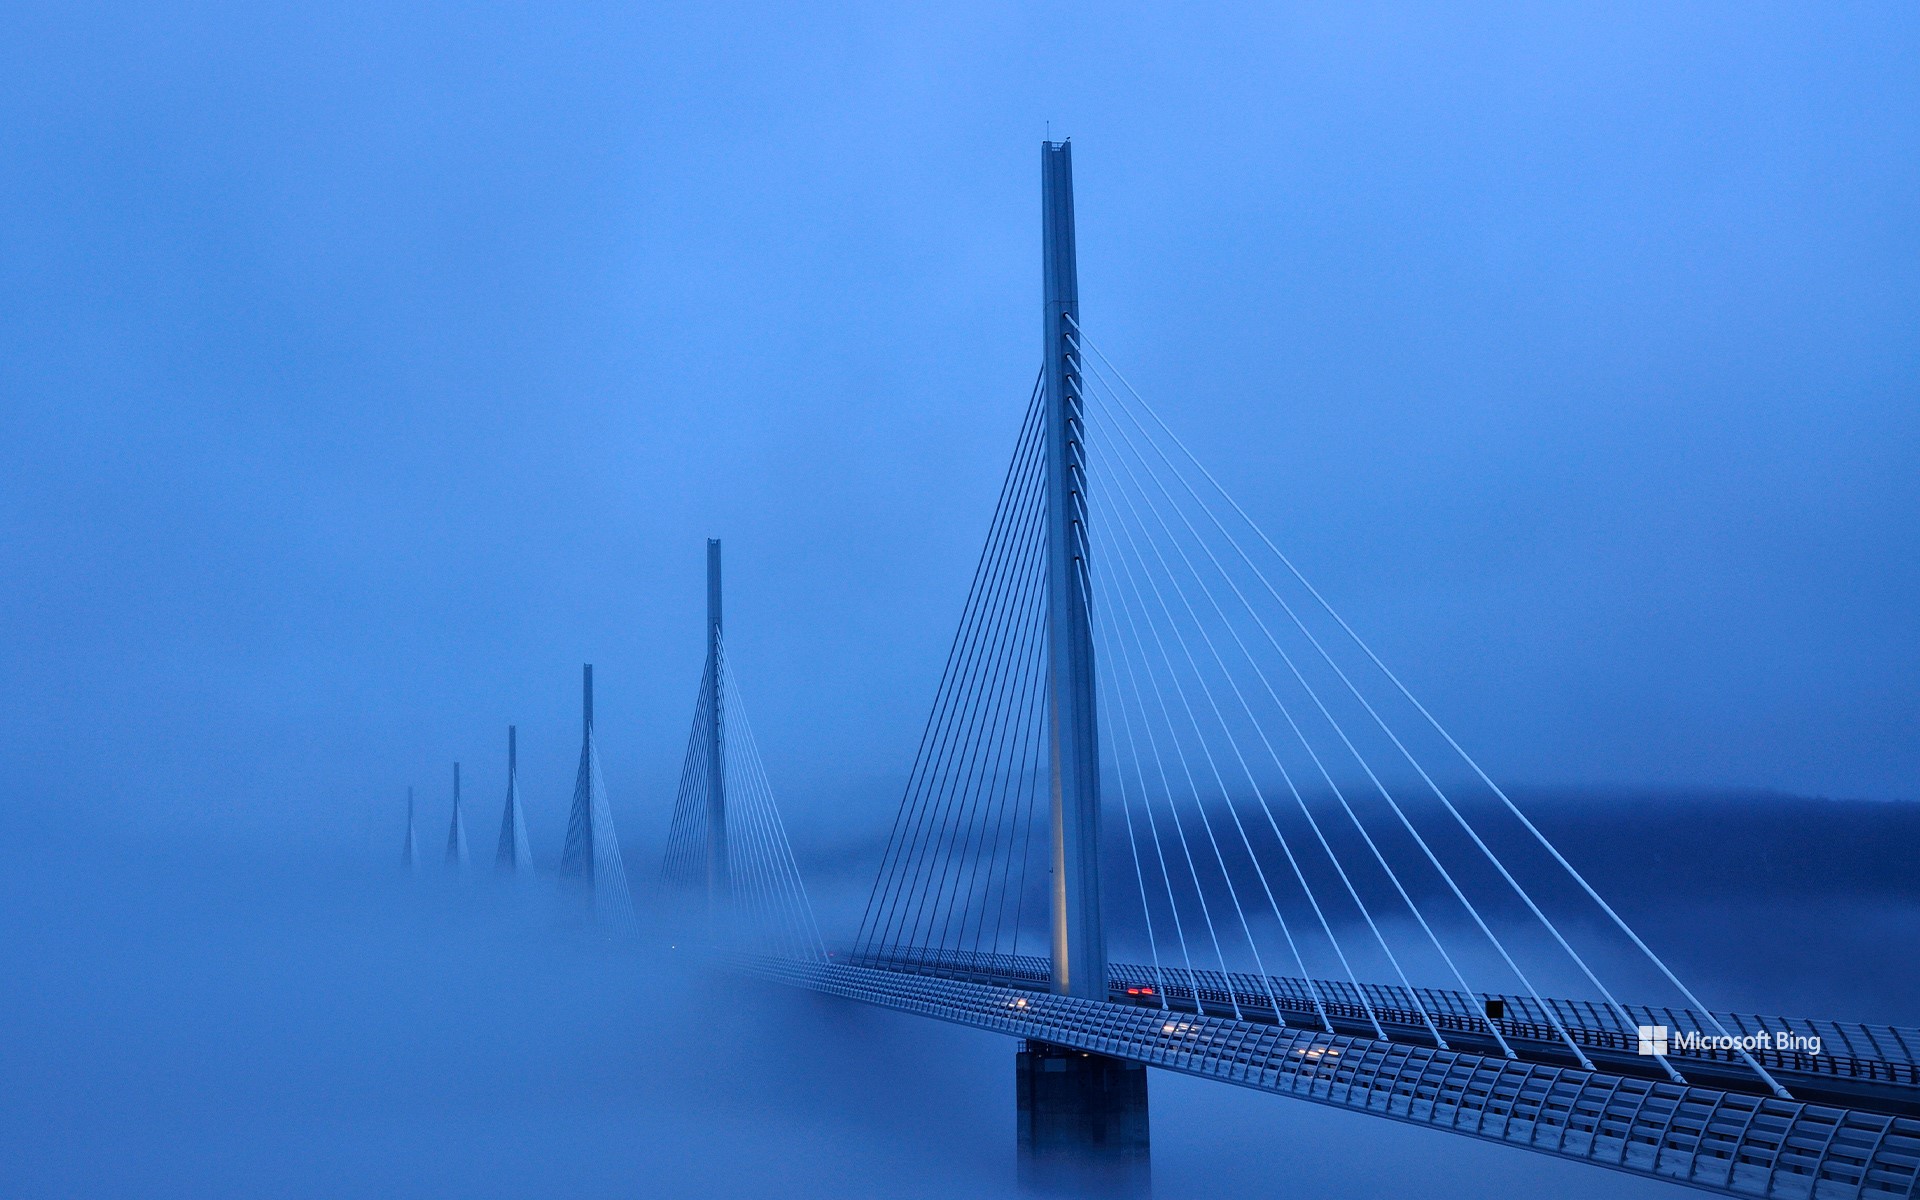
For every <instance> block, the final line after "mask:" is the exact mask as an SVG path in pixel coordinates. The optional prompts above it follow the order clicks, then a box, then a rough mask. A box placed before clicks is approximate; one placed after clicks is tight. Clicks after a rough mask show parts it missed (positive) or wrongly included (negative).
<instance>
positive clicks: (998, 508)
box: [855, 378, 1041, 952]
mask: <svg viewBox="0 0 1920 1200" xmlns="http://www.w3.org/2000/svg"><path fill="white" fill-rule="evenodd" d="M1040 395H1041V388H1040V380H1039V379H1038V378H1036V379H1035V381H1034V386H1033V393H1032V395H1031V396H1030V397H1029V399H1028V401H1027V411H1026V413H1025V415H1024V416H1023V418H1022V421H1021V426H1020V432H1019V436H1018V437H1017V438H1016V439H1015V443H1014V453H1013V456H1012V458H1011V459H1009V461H1008V463H1007V470H1006V473H1005V476H1004V477H1003V479H1002V481H1001V486H1000V494H999V498H998V499H997V500H996V502H995V505H994V511H993V517H992V520H990V521H989V522H988V533H987V539H986V541H985V543H984V544H983V545H982V546H981V548H980V558H979V560H978V562H977V563H976V564H975V567H974V573H973V579H972V581H971V582H970V583H969V585H968V589H967V597H966V601H965V603H963V604H962V605H961V615H960V621H959V623H958V624H957V625H956V626H955V628H954V633H953V641H952V642H951V643H950V645H949V647H948V650H947V659H946V663H945V665H944V666H943V667H942V668H941V673H940V682H939V684H938V686H937V687H936V688H935V690H934V703H933V706H932V708H930V709H929V710H928V712H927V720H926V724H925V725H924V726H923V727H922V730H921V734H920V744H919V747H918V749H917V750H916V751H915V752H914V760H913V767H912V768H911V769H910V770H909V772H908V776H907V784H906V788H905V792H904V794H903V796H902V799H901V804H900V807H899V808H898V809H896V810H895V813H894V820H893V826H892V828H891V829H890V830H889V832H888V834H887V848H886V850H885V852H883V854H882V855H881V861H880V870H879V872H878V873H877V874H876V875H875V877H874V884H873V888H872V889H871V890H870V891H869V893H868V896H867V905H866V909H865V911H864V912H863V913H862V914H861V918H860V931H859V935H858V937H857V938H856V941H855V945H856V947H858V948H859V950H860V952H864V951H865V949H866V948H867V947H868V946H869V944H870V940H871V933H870V930H871V929H872V922H873V918H874V915H875V914H874V911H873V910H874V905H875V904H876V903H877V902H878V900H879V898H880V897H881V896H882V895H883V894H884V893H886V892H887V890H888V888H889V886H890V883H891V877H892V874H893V868H894V867H896V866H897V855H898V854H899V852H900V851H901V849H902V847H901V844H900V838H901V833H902V827H903V826H904V825H905V824H906V823H907V821H908V817H909V814H910V810H911V809H912V801H913V798H914V796H915V795H916V789H917V786H918V779H919V774H920V772H921V771H922V770H923V769H924V767H925V765H926V762H927V752H928V749H929V747H930V746H932V745H933V744H934V742H935V740H936V738H937V735H938V734H939V732H940V727H941V723H942V720H943V714H944V712H945V706H946V704H947V703H948V702H950V700H951V688H952V686H953V680H954V673H955V671H956V669H958V668H960V667H961V664H962V659H963V657H964V656H965V654H966V653H968V652H970V650H971V647H970V645H969V642H968V634H969V631H970V630H971V628H972V623H973V621H974V619H975V617H976V615H977V614H976V606H977V604H978V602H979V597H980V590H981V587H982V585H983V584H984V583H985V582H986V579H987V565H988V562H989V560H990V559H991V557H992V555H993V553H994V550H995V546H996V544H997V540H998V537H999V534H1000V530H1001V523H1002V521H1003V520H1004V519H1005V514H1006V508H1007V504H1008V501H1009V499H1010V498H1011V497H1012V495H1013V492H1014V486H1015V480H1016V478H1018V477H1019V476H1020V475H1021V471H1020V468H1021V464H1022V463H1023V462H1024V461H1025V458H1026V456H1027V453H1028V449H1029V445H1030V443H1031V441H1032V440H1033V439H1034V438H1036V437H1037V436H1038V430H1039V407H1038V406H1039V400H1040Z"/></svg>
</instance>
